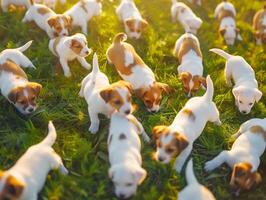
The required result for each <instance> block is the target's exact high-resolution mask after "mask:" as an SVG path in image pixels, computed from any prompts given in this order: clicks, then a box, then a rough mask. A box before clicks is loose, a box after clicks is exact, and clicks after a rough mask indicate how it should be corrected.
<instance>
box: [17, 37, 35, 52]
mask: <svg viewBox="0 0 266 200" xmlns="http://www.w3.org/2000/svg"><path fill="white" fill-rule="evenodd" d="M32 42H33V41H32V40H31V41H29V42H27V43H26V44H24V45H23V46H22V47H19V48H17V50H18V51H20V52H24V51H26V50H27V49H28V48H29V47H30V46H31V44H32Z"/></svg>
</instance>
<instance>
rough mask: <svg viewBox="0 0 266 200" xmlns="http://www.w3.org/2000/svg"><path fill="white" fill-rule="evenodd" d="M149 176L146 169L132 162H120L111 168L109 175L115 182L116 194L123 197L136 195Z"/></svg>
mask: <svg viewBox="0 0 266 200" xmlns="http://www.w3.org/2000/svg"><path fill="white" fill-rule="evenodd" d="M146 176H147V172H146V170H145V169H143V168H141V167H140V166H134V165H131V164H118V165H114V166H112V167H111V168H110V169H109V177H110V179H111V180H112V182H113V183H114V186H115V194H116V196H118V197H119V198H121V199H127V198H129V197H131V196H132V195H134V194H135V193H136V191H137V187H138V185H140V184H141V183H142V182H143V181H144V179H145V178H146Z"/></svg>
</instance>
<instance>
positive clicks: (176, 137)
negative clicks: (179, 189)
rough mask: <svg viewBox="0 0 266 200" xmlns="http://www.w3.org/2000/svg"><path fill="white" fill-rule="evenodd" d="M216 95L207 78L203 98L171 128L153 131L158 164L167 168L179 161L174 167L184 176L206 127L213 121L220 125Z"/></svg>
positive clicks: (187, 107)
mask: <svg viewBox="0 0 266 200" xmlns="http://www.w3.org/2000/svg"><path fill="white" fill-rule="evenodd" d="M213 93H214V88H213V82H212V80H211V78H210V76H207V91H206V93H205V94H204V95H203V96H202V97H193V98H191V99H189V100H188V102H187V103H186V105H185V106H184V108H182V109H181V111H180V112H179V113H178V114H177V116H176V117H175V119H174V121H173V123H172V124H171V125H170V126H156V127H154V128H153V137H154V140H155V142H156V146H157V150H156V152H155V154H154V157H155V159H156V160H157V161H159V162H161V163H163V164H167V163H169V162H170V161H171V160H172V159H174V158H176V161H175V166H174V167H175V169H176V170H177V172H181V170H182V167H183V165H184V163H185V161H186V159H187V158H188V156H189V155H190V153H191V151H192V148H193V143H194V141H195V140H196V139H197V138H198V137H199V136H200V135H201V133H202V131H203V129H204V127H205V125H206V123H207V122H208V121H210V122H213V123H215V124H217V125H221V121H220V119H219V111H218V109H217V107H216V105H215V103H214V102H213V101H212V99H213Z"/></svg>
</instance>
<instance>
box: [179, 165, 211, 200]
mask: <svg viewBox="0 0 266 200" xmlns="http://www.w3.org/2000/svg"><path fill="white" fill-rule="evenodd" d="M186 179H187V184H188V185H187V186H186V187H185V188H184V189H183V190H182V191H180V192H179V193H178V200H193V199H195V200H215V197H214V196H213V194H212V193H211V192H210V191H209V190H208V189H207V188H206V187H204V186H203V185H201V184H199V182H198V181H197V179H196V177H195V174H194V171H193V162H192V160H190V161H189V162H188V164H187V168H186Z"/></svg>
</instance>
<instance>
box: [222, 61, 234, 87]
mask: <svg viewBox="0 0 266 200" xmlns="http://www.w3.org/2000/svg"><path fill="white" fill-rule="evenodd" d="M224 73H225V81H226V84H227V85H228V86H229V87H232V85H233V84H232V71H231V67H230V66H229V65H228V64H227V63H226V64H225V70H224Z"/></svg>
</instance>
